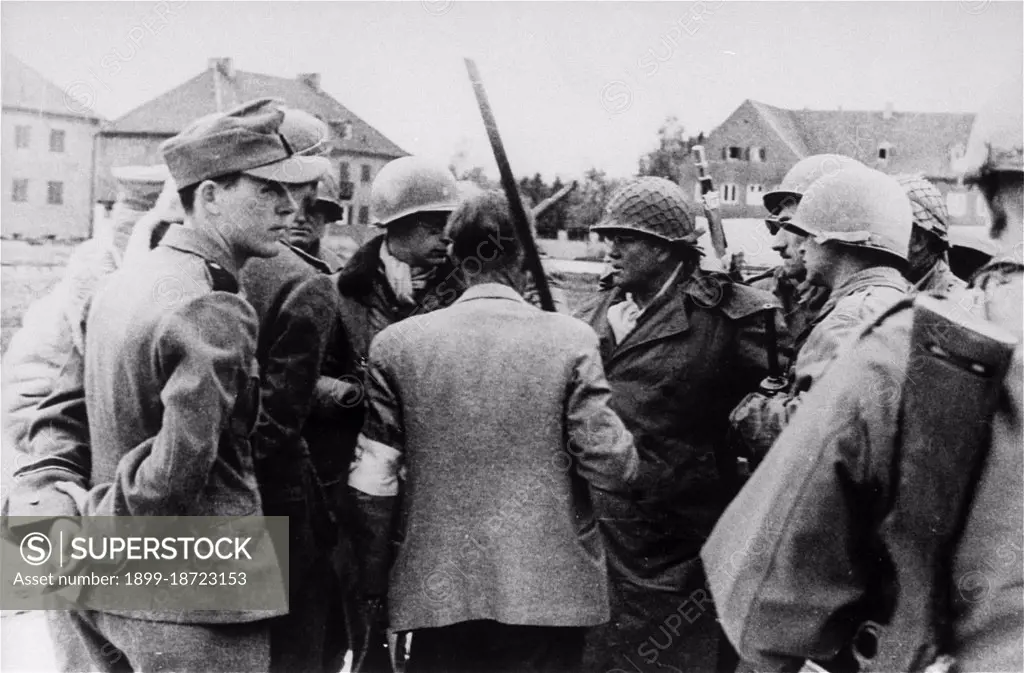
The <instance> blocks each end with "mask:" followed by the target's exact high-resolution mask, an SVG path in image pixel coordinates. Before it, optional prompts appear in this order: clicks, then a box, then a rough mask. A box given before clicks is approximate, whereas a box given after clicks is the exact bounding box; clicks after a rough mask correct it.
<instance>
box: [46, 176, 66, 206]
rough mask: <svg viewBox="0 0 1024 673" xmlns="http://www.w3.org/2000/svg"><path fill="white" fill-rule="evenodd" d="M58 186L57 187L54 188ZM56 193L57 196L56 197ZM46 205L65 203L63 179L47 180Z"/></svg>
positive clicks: (61, 204)
mask: <svg viewBox="0 0 1024 673" xmlns="http://www.w3.org/2000/svg"><path fill="white" fill-rule="evenodd" d="M54 188H56V189H54ZM54 194H56V195H57V198H56V199H55V198H54ZM46 205H48V206H63V205H64V181H63V180H47V181H46Z"/></svg>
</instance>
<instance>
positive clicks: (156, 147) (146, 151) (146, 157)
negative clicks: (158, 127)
mask: <svg viewBox="0 0 1024 673" xmlns="http://www.w3.org/2000/svg"><path fill="white" fill-rule="evenodd" d="M170 137H171V136H169V135H165V136H155V135H121V134H119V135H107V134H103V135H100V137H99V140H98V142H97V144H96V201H98V202H101V203H104V204H107V205H109V204H111V203H113V202H114V199H116V198H117V182H116V181H115V180H114V176H113V175H111V173H110V171H111V169H113V168H119V167H121V166H152V165H155V164H162V163H163V162H164V159H163V156H162V155H161V154H160V143H162V142H163V141H164V140H166V139H167V138H170Z"/></svg>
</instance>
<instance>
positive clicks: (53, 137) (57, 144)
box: [50, 131, 64, 152]
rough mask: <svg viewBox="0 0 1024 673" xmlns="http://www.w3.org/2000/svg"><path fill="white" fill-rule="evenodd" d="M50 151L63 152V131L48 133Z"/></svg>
mask: <svg viewBox="0 0 1024 673" xmlns="http://www.w3.org/2000/svg"><path fill="white" fill-rule="evenodd" d="M50 151H51V152H63V151H64V131H50Z"/></svg>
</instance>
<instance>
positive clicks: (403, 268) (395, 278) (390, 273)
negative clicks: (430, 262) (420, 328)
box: [380, 241, 433, 304]
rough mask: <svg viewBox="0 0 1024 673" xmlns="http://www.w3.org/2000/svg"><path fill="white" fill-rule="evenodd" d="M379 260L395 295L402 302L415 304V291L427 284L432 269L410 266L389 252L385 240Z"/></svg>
mask: <svg viewBox="0 0 1024 673" xmlns="http://www.w3.org/2000/svg"><path fill="white" fill-rule="evenodd" d="M380 261H381V263H382V264H383V265H384V276H385V277H386V278H387V279H388V284H389V285H390V286H391V289H392V291H394V293H395V297H396V298H397V299H398V301H400V302H402V303H403V304H415V303H416V292H417V291H419V290H422V289H423V288H424V287H426V286H427V281H428V280H429V279H430V276H431V275H432V273H433V269H421V268H419V267H412V266H410V265H408V264H406V263H405V262H403V261H402V260H400V259H398V258H397V257H395V256H394V255H392V254H391V251H390V250H388V244H387V241H385V242H384V244H383V245H381V246H380Z"/></svg>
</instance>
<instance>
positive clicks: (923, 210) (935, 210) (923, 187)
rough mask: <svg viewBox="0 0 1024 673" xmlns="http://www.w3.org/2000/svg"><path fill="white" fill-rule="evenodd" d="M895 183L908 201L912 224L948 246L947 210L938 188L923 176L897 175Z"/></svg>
mask: <svg viewBox="0 0 1024 673" xmlns="http://www.w3.org/2000/svg"><path fill="white" fill-rule="evenodd" d="M895 177H896V181H897V182H898V183H900V187H903V191H904V192H906V193H907V198H909V199H910V207H911V209H912V210H913V212H914V224H915V225H916V226H918V227H920V228H921V229H924V230H925V231H928V232H931V233H932V234H935V236H937V237H938V238H939V239H940V240H941V241H942V242H943V243H946V244H947V245H948V244H949V209H948V208H947V207H946V200H945V199H944V198H943V197H942V192H940V191H939V189H938V187H936V186H935V185H933V184H932V183H931V182H929V181H928V180H926V179H925V177H924V176H923V175H920V174H918V175H897V176H895Z"/></svg>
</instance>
